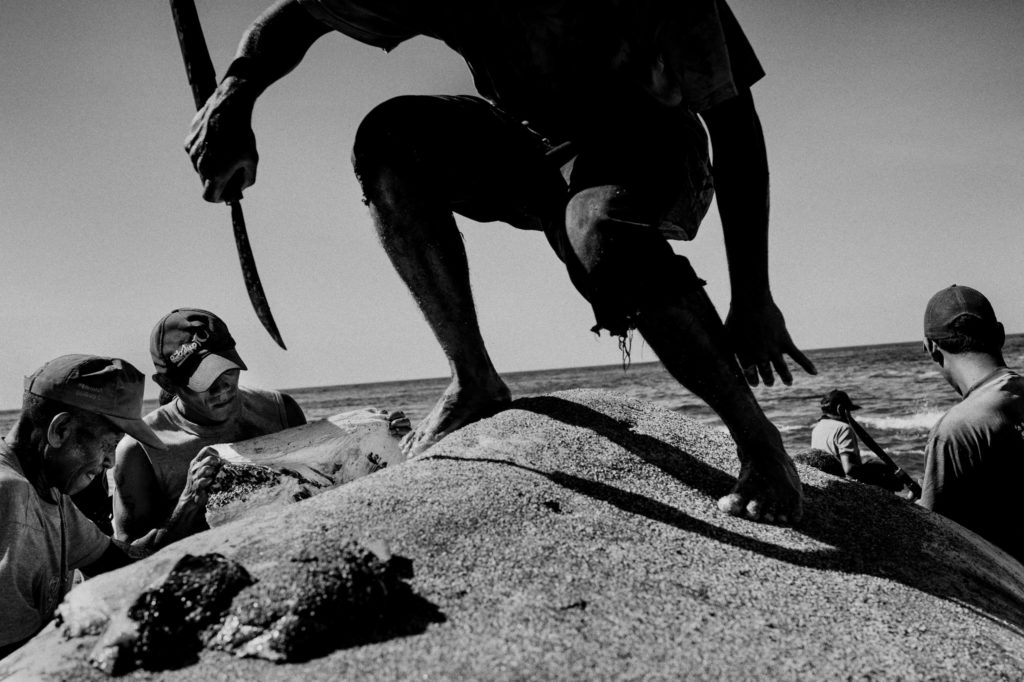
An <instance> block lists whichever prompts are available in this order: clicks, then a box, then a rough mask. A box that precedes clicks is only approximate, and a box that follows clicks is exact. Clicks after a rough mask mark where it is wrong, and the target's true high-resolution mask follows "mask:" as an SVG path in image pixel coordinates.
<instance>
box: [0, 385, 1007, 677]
mask: <svg viewBox="0 0 1024 682" xmlns="http://www.w3.org/2000/svg"><path fill="white" fill-rule="evenodd" d="M736 469H737V464H736V461H735V451H734V447H733V445H732V443H731V441H730V440H729V439H728V438H727V437H725V436H723V435H722V434H719V433H714V432H711V431H709V430H707V429H706V428H704V427H702V426H700V425H699V424H697V423H696V422H694V421H692V420H690V419H687V418H686V417H684V416H682V415H680V414H677V413H674V412H670V411H667V410H663V409H660V408H655V407H653V406H651V405H649V404H646V403H642V402H637V401H633V400H625V399H623V398H621V397H618V396H615V395H612V394H609V393H604V392H597V391H567V392H561V393H556V394H553V395H550V396H542V397H532V398H523V399H520V400H517V401H516V402H515V403H514V404H513V407H512V409H510V410H507V411H506V412H503V413H501V414H499V415H497V416H495V417H493V418H491V419H487V420H485V421H482V422H480V423H478V424H475V425H472V426H470V427H467V428H465V429H463V430H461V431H460V432H458V433H456V434H454V435H453V436H450V437H449V438H447V439H446V440H445V441H443V442H442V443H441V444H440V445H438V446H437V447H435V448H433V449H432V450H431V451H429V453H428V454H427V456H426V457H422V458H419V459H417V460H415V461H412V462H410V463H407V464H404V465H401V466H396V467H389V468H387V469H385V470H383V471H379V472H377V473H375V474H374V475H373V476H368V477H365V478H361V479H359V480H357V481H354V482H352V483H350V484H347V485H345V486H343V487H341V488H337V489H334V490H329V491H327V492H325V493H323V494H321V495H319V496H317V497H314V498H312V499H309V500H305V501H302V502H299V503H297V504H294V505H291V506H288V507H285V508H282V509H278V510H274V511H272V512H269V513H256V514H254V515H253V516H251V517H249V518H246V519H244V520H241V521H236V522H233V523H230V524H228V525H226V526H223V527H220V528H215V529H213V530H211V531H208V532H206V533H203V534H201V535H198V536H194V537H192V538H189V539H187V540H185V541H182V542H180V543H177V544H175V545H172V546H171V547H168V548H166V549H165V550H163V551H162V552H160V553H158V554H157V555H155V556H153V557H151V558H150V559H148V560H146V561H144V562H141V563H140V564H136V565H134V566H130V567H128V568H126V569H122V570H121V571H118V572H116V573H114V574H111V575H106V576H100V577H99V578H97V579H95V580H91V581H88V582H87V583H85V584H84V585H83V586H82V587H80V588H78V589H76V591H75V592H73V593H72V595H71V598H70V604H69V606H72V605H73V606H74V607H75V608H74V609H71V610H70V611H69V613H70V614H71V615H69V621H71V622H74V623H78V624H79V626H81V624H82V623H89V622H92V623H94V627H93V628H92V629H91V631H92V632H95V631H97V629H98V627H99V626H98V624H100V623H102V622H103V619H104V617H105V615H104V614H105V613H113V612H115V611H117V610H118V609H120V608H123V607H124V605H125V604H126V603H127V602H129V601H131V600H133V599H134V598H135V597H137V595H138V594H139V593H140V592H141V591H142V590H143V589H144V588H145V587H146V585H147V584H149V582H150V581H152V580H153V578H154V577H155V576H159V575H161V574H166V572H167V570H168V567H169V566H171V565H173V564H174V562H176V561H177V560H178V559H179V558H180V557H181V556H183V555H184V554H185V553H191V554H203V553H208V552H219V553H221V554H223V555H225V556H227V557H229V558H231V559H233V560H235V561H237V562H240V563H241V564H242V565H243V566H245V567H246V569H247V570H249V571H250V572H251V573H252V574H253V575H254V576H257V577H258V576H259V574H260V571H261V570H263V569H264V568H265V567H266V566H268V565H272V564H273V562H274V561H276V560H277V559H278V557H280V556H282V555H283V554H286V553H289V552H294V551H297V549H298V548H301V549H303V551H314V552H315V551H317V548H324V551H328V550H329V549H330V548H336V547H338V546H341V545H342V544H343V543H345V542H347V541H348V540H349V539H350V538H351V539H356V540H358V541H360V542H367V543H373V542H384V543H387V544H388V545H389V546H390V549H391V550H392V551H393V552H395V553H396V554H398V555H402V556H404V557H406V558H408V559H411V560H412V563H413V568H414V571H415V577H413V578H412V579H411V580H410V581H409V582H410V585H411V587H412V588H413V590H414V591H415V593H416V594H417V595H419V597H420V598H422V600H423V601H424V603H427V604H429V605H431V608H433V609H436V611H435V616H436V617H433V618H426V617H424V615H423V613H419V612H416V613H410V619H409V623H407V627H406V628H404V629H402V630H401V631H395V632H392V633H390V634H388V633H383V634H382V635H380V636H379V637H377V638H376V640H375V641H372V642H370V643H365V644H362V645H360V646H355V647H351V646H350V647H348V648H341V649H337V650H334V651H333V652H330V653H327V654H324V655H322V656H320V657H318V658H314V659H312V660H309V661H307V662H305V663H301V664H284V665H275V664H273V663H268V662H266V661H261V660H250V659H239V658H235V657H233V656H231V655H229V654H226V653H223V652H219V651H203V652H202V653H201V655H200V656H199V659H198V661H197V662H195V663H194V664H192V665H188V666H186V667H183V668H181V669H178V670H173V671H165V672H161V673H156V674H153V673H142V674H136V675H137V676H138V678H139V679H174V680H177V679H181V680H208V679H218V680H251V679H272V680H277V679H280V680H293V679H296V678H300V679H303V680H304V681H311V680H335V679H386V680H393V679H411V678H416V679H439V680H441V679H558V678H563V679H564V678H573V679H608V678H631V679H633V678H637V679H639V678H644V679H650V678H663V679H677V678H679V677H681V676H687V677H690V678H698V679H699V678H705V679H723V678H724V679H779V678H781V679H874V678H906V679H936V678H939V679H972V680H976V679H1020V678H1024V629H1022V628H1024V568H1022V567H1021V566H1020V565H1019V564H1017V563H1016V562H1014V561H1013V560H1012V559H1010V558H1009V557H1008V556H1007V555H1006V554H1004V553H1002V552H1001V551H999V550H998V549H996V548H994V547H993V546H991V545H989V544H988V543H986V542H985V541H983V540H981V539H980V538H978V537H977V536H975V535H973V534H971V533H968V532H966V531H963V530H961V529H960V528H959V527H957V526H955V525H954V524H952V523H949V522H947V521H945V520H944V519H942V518H939V517H937V516H935V515H933V514H930V513H928V512H926V511H924V510H922V509H920V508H918V507H915V506H914V505H912V504H910V503H908V502H906V501H904V500H902V499H899V498H897V497H896V496H894V495H891V494H888V493H886V492H884V491H881V490H879V489H877V488H872V487H869V486H865V485H862V484H859V483H856V482H852V481H846V480H840V479H837V478H834V477H832V476H829V475H827V474H824V473H822V472H820V471H818V470H816V469H812V468H809V467H805V466H800V474H801V477H802V478H803V481H804V490H805V495H806V512H805V518H804V520H803V521H802V522H801V523H800V524H799V525H798V526H797V527H795V528H784V527H777V526H770V525H763V524H756V523H751V522H748V521H744V520H741V519H736V518H731V517H727V516H723V515H722V514H720V513H719V512H718V510H717V508H716V506H715V500H716V499H717V498H718V497H719V496H720V495H722V494H724V493H726V492H728V490H729V488H730V486H731V485H732V483H733V476H734V474H735V472H736ZM75 609H77V611H76V610H75ZM95 640H96V635H95V634H83V635H82V636H80V637H77V638H73V639H71V640H66V639H65V637H64V635H63V634H62V632H61V628H59V627H57V626H56V625H51V626H49V627H48V628H47V629H46V630H44V631H43V632H42V633H41V634H40V635H39V636H38V637H36V638H35V639H34V640H33V641H32V642H30V643H29V644H28V645H27V646H26V647H24V648H23V649H22V650H20V651H19V652H17V653H15V654H14V655H13V656H11V657H9V658H8V659H6V660H5V661H3V662H2V663H0V675H3V674H7V675H11V676H13V677H14V678H17V679H103V675H102V674H101V673H99V672H98V671H95V670H93V669H91V668H89V667H88V665H87V664H86V663H85V662H84V661H85V658H86V656H87V655H88V653H89V651H90V650H91V649H92V647H93V646H94V644H95ZM127 679H135V677H134V676H128V678H127Z"/></svg>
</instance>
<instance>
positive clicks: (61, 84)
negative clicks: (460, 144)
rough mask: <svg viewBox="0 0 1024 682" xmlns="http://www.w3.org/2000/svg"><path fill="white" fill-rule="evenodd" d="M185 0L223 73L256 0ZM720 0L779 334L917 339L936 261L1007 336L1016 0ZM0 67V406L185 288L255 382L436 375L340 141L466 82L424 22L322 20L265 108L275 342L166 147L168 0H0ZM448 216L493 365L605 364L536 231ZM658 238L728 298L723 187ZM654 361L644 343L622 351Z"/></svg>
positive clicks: (260, 215) (1014, 306)
mask: <svg viewBox="0 0 1024 682" xmlns="http://www.w3.org/2000/svg"><path fill="white" fill-rule="evenodd" d="M197 6H198V10H199V16H200V19H201V21H202V23H203V26H204V30H205V33H206V38H207V42H208V44H209V46H210V51H211V54H212V57H213V62H214V65H215V66H216V68H217V69H218V72H223V70H224V69H225V68H226V67H227V65H228V63H229V62H230V59H231V57H232V55H233V54H234V51H235V48H236V46H237V44H238V41H239V39H240V37H241V35H242V32H243V31H244V30H245V28H246V27H247V26H248V24H249V23H250V22H251V21H252V20H253V19H254V18H255V16H256V15H257V14H258V12H259V11H260V10H261V9H262V5H261V3H253V2H243V1H242V0H217V1H216V2H215V1H214V0H198V2H197ZM730 6H731V7H732V8H733V11H734V13H735V14H736V16H737V18H738V19H739V21H740V23H741V25H742V26H743V28H744V31H745V32H746V34H747V36H748V38H749V39H750V41H751V43H752V44H753V46H754V49H755V50H756V52H757V54H758V56H759V58H760V59H761V62H762V64H763V66H764V67H765V71H766V72H767V76H766V78H764V79H763V80H762V81H760V82H759V83H757V84H756V85H755V86H754V88H753V93H754V99H755V102H756V105H757V108H758V112H759V114H760V117H761V120H762V124H763V127H764V130H765V138H766V143H767V148H768V157H769V165H770V168H771V183H772V216H771V237H770V240H771V241H770V267H771V280H772V292H773V295H774V297H775V300H776V302H777V303H778V305H779V307H780V308H781V309H782V311H783V313H784V314H785V316H786V320H787V323H788V327H789V330H790V333H791V334H792V337H793V339H794V340H795V342H796V343H797V345H798V346H800V347H801V348H803V349H815V348H828V347H836V346H853V345H863V344H875V343H888V342H897V341H912V340H917V339H919V338H920V336H921V318H922V313H923V309H924V305H925V303H926V302H927V300H928V298H929V296H930V295H931V294H932V293H934V292H935V291H937V290H938V289H940V288H942V287H944V286H947V285H949V284H952V283H959V284H967V285H970V286H973V287H975V288H978V289H980V290H981V291H983V292H984V293H986V294H987V295H988V297H989V298H990V300H991V301H992V303H993V305H994V307H995V309H996V312H997V314H998V315H999V317H1000V318H1001V319H1002V321H1003V322H1004V324H1005V326H1006V329H1007V331H1008V332H1021V331H1024V305H1021V304H1020V303H1019V301H1021V300H1024V277H1021V274H1020V273H1021V258H1022V256H1024V87H1022V84H1024V42H1022V41H1021V36H1022V35H1024V2H1022V1H1021V0H988V1H986V2H984V3H965V2H962V1H961V0H859V1H858V2H855V3H851V2H847V1H845V0H772V2H770V3H766V2H761V1H760V0H732V1H731V2H730ZM0 65H2V66H0V93H2V96H0V132H2V139H3V153H2V155H0V278H2V280H0V281H2V284H3V288H2V291H3V293H2V295H0V319H2V321H3V326H4V332H3V337H2V344H3V345H2V355H0V358H2V359H0V408H14V407H17V406H18V404H19V403H20V398H21V390H22V377H24V376H25V375H26V374H29V373H31V372H32V371H33V370H34V369H35V368H37V367H38V366H40V365H41V364H43V363H44V362H45V361H47V360H49V359H51V358H53V357H56V356H58V355H62V354H64V353H95V354H99V355H111V356H117V357H122V358H125V359H127V360H129V361H130V362H131V363H132V364H134V365H135V366H136V367H138V368H139V369H140V370H142V371H143V372H144V373H146V374H152V363H151V361H150V359H149V352H148V337H149V333H150V330H151V329H152V327H153V325H154V324H155V323H156V321H157V320H158V319H159V318H160V317H162V316H163V315H164V314H165V313H167V312H169V311H170V310H172V309H174V308H177V307H200V308H206V309H209V310H212V311H214V312H216V313H217V314H219V315H220V316H221V317H223V318H224V320H225V321H226V322H227V324H228V325H229V327H230V329H231V331H232V334H233V335H234V337H235V339H236V341H237V342H238V350H239V352H240V354H241V356H242V357H243V358H244V359H245V361H246V363H247V364H248V366H249V371H248V372H247V374H246V376H245V377H244V381H245V382H246V383H249V384H251V385H257V386H264V387H272V388H294V387H304V386H316V385H331V384H349V383H362V382H374V381H388V380H401V379H413V378H423V377H439V376H445V375H447V373H448V367H447V362H446V360H445V358H444V356H443V354H442V353H441V351H440V349H439V347H438V345H437V343H436V342H435V340H434V339H433V336H432V334H431V332H430V330H429V328H428V327H427V325H426V323H425V321H424V320H423V318H422V316H421V315H420V313H419V311H418V310H417V308H416V306H415V304H414V303H413V300H412V298H411V296H410V295H409V293H408V292H407V291H406V290H405V288H404V285H403V284H402V283H401V281H400V280H399V279H398V276H397V275H396V274H395V273H394V271H393V270H392V268H391V266H390V264H389V262H388V260H387V258H386V256H385V255H384V252H383V250H382V249H381V248H380V245H379V243H378V242H377V239H376V236H375V233H374V230H373V227H372V225H371V223H370V220H369V217H368V214H367V210H366V208H365V206H363V204H362V203H361V200H360V198H361V196H360V191H359V189H358V187H357V184H356V182H355V179H354V176H353V174H352V171H351V164H350V161H349V155H350V150H351V144H352V139H353V135H354V132H355V129H356V126H357V125H358V123H359V121H360V120H361V118H362V117H363V116H364V115H365V114H366V113H367V112H368V111H369V110H370V109H371V108H372V107H373V106H374V105H375V104H377V103H379V102H381V101H384V100H385V99H388V98H389V97H393V96H397V95H401V94H410V93H424V94H427V93H443V94H457V93H472V92H473V86H472V81H471V79H470V77H469V73H468V70H467V68H466V67H465V64H464V63H463V62H462V61H461V58H460V57H458V55H455V54H454V53H452V52H451V51H449V50H448V49H447V48H446V47H445V46H444V45H443V44H441V43H439V42H437V41H432V40H429V39H422V38H421V39H415V40H413V41H409V42H407V43H405V44H403V45H401V46H400V47H399V48H398V49H396V50H395V51H393V52H392V53H390V54H385V53H384V52H383V51H381V50H378V49H375V48H371V47H367V46H365V45H361V44H359V43H357V42H356V41H354V40H352V39H350V38H347V37H345V36H342V35H340V34H328V35H327V36H325V37H324V38H322V39H320V40H319V41H318V42H317V43H316V44H315V45H314V46H313V48H312V49H311V50H310V52H309V54H308V55H307V57H306V59H305V60H304V62H303V63H302V64H301V65H300V66H299V67H298V68H297V69H296V70H295V71H294V72H292V73H291V74H289V75H288V76H287V77H286V78H285V79H283V80H282V81H280V82H278V83H277V84H275V85H274V86H273V87H272V88H271V89H270V90H268V91H267V92H266V93H265V94H264V96H263V97H262V98H261V99H260V101H259V102H258V103H257V105H256V110H255V114H254V119H253V127H254V130H255V132H256V135H257V143H258V146H259V151H260V167H259V176H258V181H257V184H256V185H255V186H254V187H252V188H250V189H249V190H248V192H247V193H246V197H245V200H244V201H243V207H244V210H245V214H246V218H247V223H248V227H249V236H250V240H251V242H252V247H253V251H254V253H255V257H256V262H257V264H258V266H259V271H260V274H261V276H262V279H263V284H264V288H265V289H266V292H267V296H268V299H269V302H270V306H271V308H272V310H273V312H274V316H275V318H276V320H277V323H278V327H279V328H280V330H281V333H282V335H283V337H284V339H285V342H286V343H287V345H288V350H287V351H282V350H281V349H279V348H278V347H277V346H276V345H275V344H274V342H273V341H272V340H271V339H270V337H269V335H268V334H267V333H266V332H264V331H263V329H262V327H261V326H260V324H259V322H258V320H257V319H256V316H255V314H254V313H253V312H252V310H251V307H250V304H249V301H248V298H247V296H246V293H245V288H244V285H243V282H242V277H241V272H240V269H239V266H238V263H237V258H236V256H235V250H234V244H233V240H232V236H231V221H230V216H229V213H228V209H227V208H226V207H225V206H223V205H214V204H208V203H206V202H204V201H203V200H202V198H201V193H200V185H199V181H198V179H197V176H196V175H195V173H194V171H193V170H192V167H191V165H190V163H189V161H188V158H187V156H186V155H185V153H184V151H183V142H184V138H185V134H186V132H187V130H188V126H189V122H190V121H191V118H192V116H193V114H194V106H193V103H192V98H191V94H190V91H189V89H188V85H187V81H186V79H185V72H184V68H183V66H182V62H181V56H180V53H179V51H178V46H177V42H176V36H175V32H174V26H173V22H172V20H171V15H170V10H169V6H168V4H167V3H166V2H158V1H156V0H111V1H104V2H99V1H97V0H90V1H88V2H75V3H60V4H59V6H58V5H57V4H56V3H51V2H40V1H39V0H0ZM460 226H461V227H462V231H463V234H464V237H465V243H466V248H467V252H468V257H469V261H470V267H471V279H472V283H473V288H474V293H475V296H476V301H477V309H478V314H479V317H480V323H481V327H482V331H483V335H484V338H485V340H486V342H487V345H488V349H489V351H490V353H491V356H492V358H493V360H494V362H495V365H496V366H497V368H498V369H499V371H505V372H510V371H519V370H529V369H547V368H557V367H569V366H585V365H599V364H613V363H616V362H618V361H619V351H618V349H617V346H616V342H615V340H614V339H611V338H609V337H608V336H604V337H601V338H600V339H598V338H595V336H594V335H593V334H592V333H591V332H590V331H589V328H590V327H591V326H592V325H593V320H592V317H591V312H590V309H589V306H588V305H587V304H586V302H585V301H583V299H582V298H581V297H580V296H579V295H578V294H577V293H576V292H575V290H574V289H573V288H572V286H571V285H570V283H569V281H568V278H567V276H566V275H565V273H564V271H563V268H562V266H561V264H560V263H559V261H558V259H557V257H555V255H554V254H553V253H552V252H551V251H550V249H549V247H548V246H547V243H546V240H545V239H544V237H543V235H541V234H539V233H530V232H520V231H517V230H514V229H512V228H509V227H507V226H505V225H502V224H499V223H492V224H477V223H472V222H469V221H463V222H461V223H460ZM674 248H676V251H677V252H679V253H682V254H685V255H686V256H687V257H689V258H690V260H691V262H692V263H693V264H694V267H695V268H696V270H697V272H698V273H699V274H700V275H701V276H702V277H703V278H704V279H705V280H707V282H708V285H707V291H708V293H709V295H710V296H711V297H712V299H713V300H714V302H715V304H716V306H717V307H718V309H719V311H720V312H721V313H722V314H724V313H725V312H726V311H727V310H728V304H729V301H728V298H729V286H728V272H727V270H726V262H725V254H724V249H723V247H722V237H721V229H720V223H719V221H718V218H717V213H716V212H715V210H714V209H712V212H711V214H709V216H708V217H707V219H706V220H705V222H704V224H703V226H702V227H701V231H700V233H699V234H698V236H697V238H696V239H695V240H694V241H693V242H690V243H685V244H682V243H680V244H676V245H675V247H674ZM654 359H656V358H655V356H654V354H653V352H652V351H651V350H650V349H649V348H646V347H644V346H643V344H642V343H641V342H639V339H638V340H637V342H636V343H635V344H634V360H635V361H636V360H639V361H644V360H654ZM799 380H800V378H799V375H798V376H797V381H799ZM155 392H156V387H155V385H153V384H152V382H150V383H149V386H148V390H147V395H154V394H155Z"/></svg>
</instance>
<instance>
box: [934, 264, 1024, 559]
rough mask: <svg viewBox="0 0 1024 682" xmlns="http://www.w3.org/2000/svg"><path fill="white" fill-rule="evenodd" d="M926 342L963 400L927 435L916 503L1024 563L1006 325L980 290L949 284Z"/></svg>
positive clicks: (1022, 451)
mask: <svg viewBox="0 0 1024 682" xmlns="http://www.w3.org/2000/svg"><path fill="white" fill-rule="evenodd" d="M924 337H925V340H924V346H925V350H926V351H927V352H928V354H929V355H930V356H931V358H932V360H933V361H935V362H936V363H938V365H939V368H940V371H941V372H942V376H943V377H944V378H945V379H946V381H948V382H949V384H950V385H951V386H952V387H953V389H954V390H956V392H957V393H959V394H960V395H961V396H962V397H963V399H962V400H961V401H960V402H959V403H958V404H957V405H955V406H953V407H952V408H951V409H950V410H949V411H948V412H946V414H945V415H943V416H942V418H941V419H940V420H939V421H938V423H936V424H935V426H934V427H933V428H932V430H931V433H930V434H929V436H928V444H927V447H926V448H925V471H924V481H923V486H922V488H923V493H922V496H921V500H920V502H919V503H920V504H921V505H923V506H924V507H927V508H928V509H931V510H932V511H935V512H938V513H939V514H942V515H943V516H946V517H948V518H950V519H952V520H954V521H956V522H957V523H959V524H961V525H963V526H965V527H967V528H970V529H971V530H973V531H974V532H976V533H978V534H979V535H981V536H982V537H984V538H986V539H987V540H989V541H990V542H992V543H993V544H995V545H998V546H999V547H1002V548H1003V549H1004V550H1006V551H1007V552H1008V553H1010V554H1011V555H1013V556H1014V557H1015V558H1016V559H1017V560H1018V561H1021V562H1024V526H1022V525H1021V524H1020V523H1019V522H1018V517H1019V515H1020V505H1019V503H1018V497H1019V494H1020V483H1021V481H1022V480H1024V378H1022V377H1021V376H1020V375H1019V374H1018V373H1017V372H1015V371H1013V370H1011V369H1009V368H1007V366H1006V362H1005V361H1004V360H1003V354H1002V348H1003V341H1004V340H1005V333H1004V330H1003V325H1002V324H1001V323H1000V322H999V321H998V320H996V315H995V311H994V310H993V309H992V304H991V303H989V301H988V299H986V298H985V296H983V295H982V294H981V292H979V291H977V290H976V289H972V288H970V287H965V286H959V285H956V284H954V285H953V286H950V287H947V288H945V289H943V290H941V291H939V292H938V293H936V294H935V295H934V296H932V298H931V300H929V301H928V306H927V307H926V308H925V314H924Z"/></svg>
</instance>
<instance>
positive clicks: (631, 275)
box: [562, 185, 704, 334]
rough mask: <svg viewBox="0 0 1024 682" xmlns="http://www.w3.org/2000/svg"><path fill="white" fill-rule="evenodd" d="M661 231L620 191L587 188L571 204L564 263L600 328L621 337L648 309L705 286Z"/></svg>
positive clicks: (648, 214) (642, 208)
mask: <svg viewBox="0 0 1024 682" xmlns="http://www.w3.org/2000/svg"><path fill="white" fill-rule="evenodd" d="M657 225H658V216H656V215H654V213H653V212H652V211H651V210H650V209H649V208H647V207H646V206H644V205H643V203H642V202H638V201H636V200H635V199H633V198H632V197H630V195H629V194H628V193H627V192H626V191H624V190H623V189H621V188H619V187H615V186H611V185H607V186H601V187H592V188H588V189H585V190H583V191H581V192H579V193H577V194H576V195H575V196H573V198H572V199H571V200H570V201H569V204H568V206H567V208H566V223H565V244H564V249H563V250H565V251H568V253H564V254H562V255H563V260H565V262H566V265H567V267H568V269H569V275H570V278H571V279H572V282H573V284H574V285H575V286H576V288H577V289H578V290H579V291H580V293H581V294H583V296H584V297H585V298H586V299H587V300H588V301H589V302H590V303H591V304H592V305H593V307H594V312H595V315H596V317H597V326H598V327H601V328H605V329H608V330H609V331H610V332H612V333H613V334H622V333H624V331H625V330H627V329H629V328H632V327H633V326H635V325H634V320H635V319H636V316H637V314H638V312H639V311H640V310H641V309H642V308H644V307H645V306H648V305H659V304H662V303H664V302H666V301H668V300H670V299H671V298H672V297H673V296H678V295H679V294H680V293H682V292H685V291H687V290H693V289H699V288H700V287H701V286H703V284H704V282H703V280H701V279H700V278H698V277H697V274H696V273H695V272H694V271H693V268H692V267H691V266H690V262H689V261H688V260H687V259H686V258H684V257H683V256H678V255H676V254H675V253H674V252H673V251H672V247H671V246H669V244H668V241H667V240H666V239H665V238H664V237H663V236H662V235H661V233H660V231H659V230H658V228H657Z"/></svg>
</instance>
